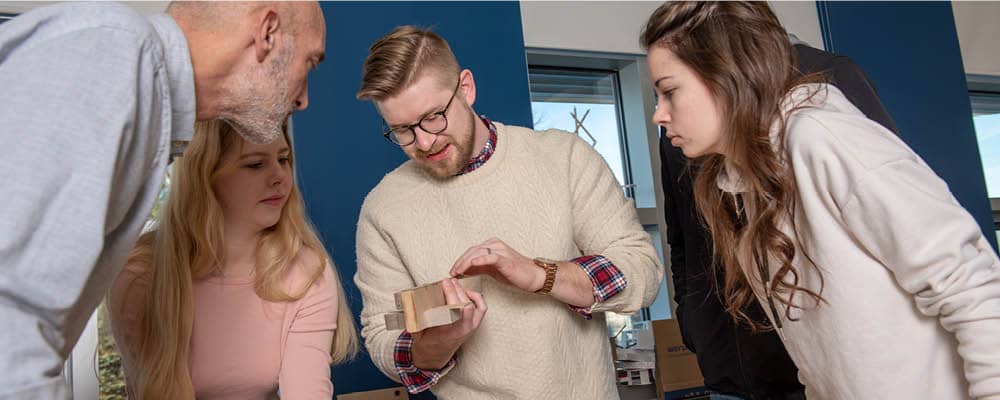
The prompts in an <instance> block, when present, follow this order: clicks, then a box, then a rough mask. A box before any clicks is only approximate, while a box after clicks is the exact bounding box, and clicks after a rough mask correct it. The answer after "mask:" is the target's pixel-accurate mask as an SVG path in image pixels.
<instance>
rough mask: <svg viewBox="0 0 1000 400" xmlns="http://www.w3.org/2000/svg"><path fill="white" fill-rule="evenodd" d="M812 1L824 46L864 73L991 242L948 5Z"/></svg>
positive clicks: (987, 208) (993, 238)
mask: <svg viewBox="0 0 1000 400" xmlns="http://www.w3.org/2000/svg"><path fill="white" fill-rule="evenodd" d="M817 7H818V9H819V17H820V25H821V27H822V31H823V41H824V43H825V45H826V48H827V50H829V51H831V52H834V53H838V54H842V55H846V56H849V57H851V58H853V59H854V60H855V61H856V62H857V63H858V64H859V65H861V67H862V68H864V69H865V71H866V72H868V75H869V76H870V77H871V79H872V81H873V82H874V83H875V86H876V87H877V88H878V91H879V95H880V96H881V97H882V101H883V103H884V104H885V106H886V109H887V110H888V111H889V113H890V114H892V117H893V119H895V120H896V124H897V125H899V129H900V133H901V135H902V137H903V139H904V140H905V141H906V142H907V143H908V144H909V145H910V146H911V147H912V148H913V149H914V150H915V151H916V152H917V153H918V154H920V156H921V157H923V159H924V160H926V161H927V163H928V164H929V165H930V166H931V168H933V169H934V171H935V172H937V174H938V175H940V176H941V177H942V178H943V179H944V180H945V181H946V182H948V186H949V187H950V188H951V191H952V192H953V193H954V194H955V197H956V198H958V201H959V202H960V203H961V204H962V205H963V206H964V207H965V208H966V209H967V210H969V212H970V213H971V214H972V216H973V217H975V218H976V221H977V222H978V223H979V224H980V226H981V228H982V230H983V233H984V234H985V236H986V238H987V240H989V241H990V243H991V244H992V245H993V248H994V249H996V248H997V243H996V233H995V230H996V229H995V228H994V227H993V219H992V215H991V211H990V204H989V198H988V197H987V194H986V179H985V177H984V176H983V167H982V162H981V161H980V155H979V146H978V144H977V142H976V134H975V128H974V125H973V122H972V111H971V107H970V103H969V92H968V89H967V87H966V82H965V69H964V67H963V66H962V54H961V51H960V48H959V45H958V34H957V33H956V31H955V18H954V16H953V15H952V9H951V4H950V3H948V2H825V1H824V2H817ZM928 229H933V227H928Z"/></svg>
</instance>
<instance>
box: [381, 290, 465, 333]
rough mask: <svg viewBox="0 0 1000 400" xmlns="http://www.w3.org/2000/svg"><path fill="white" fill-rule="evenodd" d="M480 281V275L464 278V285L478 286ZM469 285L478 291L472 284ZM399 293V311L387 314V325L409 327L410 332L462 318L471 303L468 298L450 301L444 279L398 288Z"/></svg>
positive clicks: (393, 328) (395, 327) (389, 326)
mask: <svg viewBox="0 0 1000 400" xmlns="http://www.w3.org/2000/svg"><path fill="white" fill-rule="evenodd" d="M448 279H451V278H448ZM470 283H471V285H469V284H470ZM478 283H479V279H464V278H463V279H462V284H463V286H477V287H478V286H479V285H478ZM466 289H470V290H476V291H478V289H473V288H472V287H467V288H466ZM395 297H396V309H397V310H399V311H396V312H391V313H387V314H385V328H386V329H388V330H400V329H406V331H407V332H410V333H414V332H420V331H422V330H424V329H427V328H431V327H435V326H441V325H448V324H451V323H453V322H455V321H458V320H460V319H462V308H464V307H465V306H466V305H469V304H471V302H469V301H466V302H465V303H461V304H451V305H449V304H448V301H447V300H446V299H445V296H444V289H443V288H442V287H441V281H437V282H434V283H431V284H428V285H423V286H418V287H415V288H412V289H407V290H403V291H401V292H397V293H396V294H395Z"/></svg>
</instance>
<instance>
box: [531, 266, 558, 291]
mask: <svg viewBox="0 0 1000 400" xmlns="http://www.w3.org/2000/svg"><path fill="white" fill-rule="evenodd" d="M533 261H534V262H535V265H537V266H538V267H540V268H541V269H544V270H545V284H543V285H542V288H541V289H538V290H536V291H535V293H538V294H549V292H551V291H552V285H553V284H554V283H556V271H557V270H558V269H559V264H556V262H555V261H554V260H550V259H548V258H542V257H538V258H536V259H534V260H533Z"/></svg>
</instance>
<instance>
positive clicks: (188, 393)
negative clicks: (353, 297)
mask: <svg viewBox="0 0 1000 400" xmlns="http://www.w3.org/2000/svg"><path fill="white" fill-rule="evenodd" d="M198 130H199V132H198V134H196V135H194V140H193V141H192V142H191V144H190V146H189V148H188V149H187V151H186V152H185V155H184V157H182V158H180V159H178V160H177V161H176V163H175V164H176V165H175V166H174V175H173V183H172V185H171V187H170V194H169V195H168V198H167V201H166V204H165V206H164V208H163V211H162V215H161V216H160V218H159V222H158V226H157V227H156V229H154V230H153V231H151V232H148V233H146V234H144V235H143V236H142V237H141V238H140V240H139V242H138V244H137V245H136V247H135V249H134V250H133V251H132V253H131V254H130V256H129V260H128V263H127V265H126V267H125V270H124V271H123V272H122V273H121V275H119V277H118V278H117V280H116V281H115V283H114V285H113V287H112V289H111V292H110V295H109V302H108V306H109V309H110V311H111V312H110V315H111V322H112V329H113V331H114V335H115V339H116V341H117V342H118V345H119V348H120V349H121V352H122V358H123V364H124V369H125V377H126V385H127V390H128V392H129V396H130V398H140V399H194V398H197V399H200V400H206V399H274V398H277V396H278V395H279V393H280V396H281V397H282V398H286V399H330V398H331V397H332V395H333V385H332V383H331V379H330V368H329V366H330V364H332V363H337V362H340V361H343V360H346V359H348V358H350V357H352V356H353V355H354V354H355V353H356V352H357V347H358V340H357V335H356V333H355V327H354V322H353V320H352V318H351V313H350V310H349V309H348V308H347V303H346V301H345V298H344V293H343V290H342V287H341V284H340V280H339V278H338V276H337V272H336V269H335V268H334V266H333V264H332V262H331V261H330V258H329V256H328V255H327V253H326V251H325V250H324V248H323V245H322V244H321V243H320V241H319V239H318V238H317V236H316V233H315V232H314V230H313V228H312V226H311V225H310V224H309V222H308V221H307V220H306V217H305V213H304V207H303V203H302V199H301V197H300V195H299V192H298V190H297V189H296V187H295V181H294V175H293V168H292V166H293V158H292V150H291V147H290V146H289V142H288V138H287V134H286V135H284V137H281V138H279V139H277V140H275V141H273V142H271V143H270V144H263V145H258V144H253V143H251V142H246V141H244V140H243V139H242V138H241V137H240V136H239V135H238V134H236V133H235V132H234V131H233V129H232V128H231V127H229V126H228V125H226V124H225V123H222V122H218V121H213V122H207V123H200V124H199V126H198Z"/></svg>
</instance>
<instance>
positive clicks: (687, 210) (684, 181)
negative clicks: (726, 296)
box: [660, 45, 897, 399]
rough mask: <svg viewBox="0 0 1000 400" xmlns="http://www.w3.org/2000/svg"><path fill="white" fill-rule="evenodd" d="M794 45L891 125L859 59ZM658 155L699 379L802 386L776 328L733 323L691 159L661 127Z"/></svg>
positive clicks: (715, 383) (771, 391)
mask: <svg viewBox="0 0 1000 400" xmlns="http://www.w3.org/2000/svg"><path fill="white" fill-rule="evenodd" d="M795 49H796V53H797V55H798V59H799V69H800V70H801V71H802V72H803V73H812V72H825V73H826V75H827V77H828V80H829V82H830V83H832V84H833V85H835V86H837V87H838V88H840V90H841V91H842V92H844V94H845V96H847V98H848V99H849V100H850V101H851V102H852V103H854V105H855V106H857V107H858V108H859V109H861V111H862V112H864V113H865V115H867V116H868V118H870V119H873V120H875V121H876V122H878V123H880V124H882V125H883V126H885V127H887V128H889V129H890V130H892V131H893V132H896V131H897V129H896V125H895V123H893V121H892V119H891V117H890V116H889V114H888V112H886V111H885V108H884V107H882V103H881V101H879V98H878V95H877V94H876V92H875V88H874V86H873V85H872V83H871V81H870V80H869V79H868V77H867V76H866V75H865V73H864V71H862V70H861V68H860V67H858V66H857V64H855V63H854V62H853V61H851V60H850V59H849V58H847V57H841V56H836V55H833V54H830V53H827V52H825V51H822V50H818V49H814V48H811V47H808V46H804V45H795ZM660 161H661V163H660V164H661V168H662V175H661V179H662V180H663V193H664V198H665V199H664V200H665V201H664V202H665V207H664V213H665V214H666V224H667V241H668V242H669V243H670V262H671V269H672V270H673V280H674V300H675V301H676V302H677V315H676V318H677V321H678V323H679V325H680V328H681V335H682V337H683V339H684V344H685V345H686V346H687V347H688V348H690V349H691V351H693V352H695V353H696V355H697V357H698V365H699V366H700V367H701V372H702V375H704V377H705V386H707V387H708V388H709V389H712V390H715V391H719V392H722V393H729V394H735V395H739V396H742V397H746V398H750V399H778V398H785V397H786V396H787V395H789V394H792V393H796V392H801V391H802V385H801V384H800V383H799V381H798V377H797V375H798V370H797V369H796V368H795V364H794V363H793V362H792V360H791V359H790V358H789V357H788V353H787V352H786V351H785V348H784V346H783V345H782V343H781V340H780V339H779V338H778V335H777V334H776V333H775V332H763V333H757V334H753V333H751V331H750V330H749V328H747V327H744V326H738V325H737V324H736V323H735V322H734V321H733V320H732V318H731V317H730V316H729V314H728V313H726V311H725V309H724V308H723V306H722V304H723V303H722V301H721V298H720V296H719V293H718V292H717V288H719V287H722V286H723V285H724V283H723V280H722V278H723V277H722V272H721V271H719V273H714V272H713V271H712V270H711V265H712V263H711V238H710V235H709V234H708V232H707V231H706V230H705V229H706V228H705V227H704V224H703V223H702V221H701V219H700V217H699V216H698V213H697V209H696V207H695V203H694V195H693V193H692V186H693V185H692V184H693V178H694V176H695V174H696V173H697V171H696V167H695V166H694V164H689V163H688V160H687V158H685V157H684V154H683V153H681V150H680V149H679V148H676V147H673V146H671V145H670V142H669V141H667V140H666V138H665V137H663V136H662V135H661V138H660ZM713 280H714V281H715V282H716V283H715V284H713ZM748 314H749V315H750V316H751V317H752V318H755V319H757V320H760V321H765V320H766V317H765V315H764V313H763V310H762V309H761V308H760V305H758V304H757V302H753V303H752V304H751V307H750V310H749V312H748Z"/></svg>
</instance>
